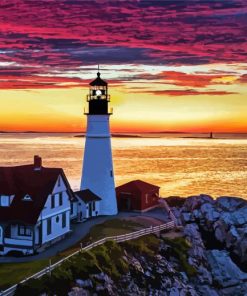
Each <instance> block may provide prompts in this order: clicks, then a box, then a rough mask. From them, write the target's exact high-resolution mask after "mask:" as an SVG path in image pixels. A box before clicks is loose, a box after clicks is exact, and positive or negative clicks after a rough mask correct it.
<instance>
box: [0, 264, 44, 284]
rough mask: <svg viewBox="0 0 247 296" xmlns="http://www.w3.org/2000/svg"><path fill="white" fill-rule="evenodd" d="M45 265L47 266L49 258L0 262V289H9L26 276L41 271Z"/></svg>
mask: <svg viewBox="0 0 247 296" xmlns="http://www.w3.org/2000/svg"><path fill="white" fill-rule="evenodd" d="M45 266H47V260H39V261H34V262H26V263H3V264H0V290H4V289H7V288H8V287H9V286H12V285H14V284H16V283H18V282H20V281H21V280H23V279H24V278H25V277H28V276H30V275H32V274H34V273H36V272H38V271H40V270H41V269H43V268H44V267H45Z"/></svg>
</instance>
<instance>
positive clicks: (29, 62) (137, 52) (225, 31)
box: [0, 0, 247, 87]
mask: <svg viewBox="0 0 247 296" xmlns="http://www.w3.org/2000/svg"><path fill="white" fill-rule="evenodd" d="M246 14H247V6H246V3H245V1H243V0H235V1H231V2H229V1H220V2H219V1H211V0H194V1H189V0H184V1H156V0H153V1H137V0H131V1H130V0H126V1H95V0H90V1H84V0H77V1H74V0H40V1H25V0H12V1H10V3H8V4H4V3H2V4H1V5H0V48H1V51H0V61H7V62H16V63H18V64H20V65H22V66H24V67H26V70H25V71H27V72H28V67H30V66H33V67H39V68H46V69H45V73H52V71H54V70H59V71H63V70H68V69H75V70H76V69H77V68H78V67H79V66H80V65H82V64H84V65H85V64H93V63H94V64H96V63H98V62H99V63H101V64H105V63H108V64H111V63H112V64H117V63H135V64H140V63H141V64H145V63H147V64H154V65H157V64H172V65H183V64H189V65H193V64H205V63H213V62H225V63H228V62H231V63H232V62H245V61H246V48H247V39H246V20H247V17H246ZM111 49H116V50H115V51H111ZM118 49H119V50H118ZM120 49H121V50H120ZM29 74H31V73H29ZM169 74H170V76H172V75H174V76H175V75H178V74H174V73H172V72H171V73H169ZM174 76H173V77H171V79H174V82H175V84H176V83H177V85H182V84H181V83H183V82H184V83H186V85H187V86H191V87H195V86H199V87H203V86H205V85H207V83H209V84H210V81H207V78H206V77H202V76H201V77H198V81H197V82H195V81H193V79H194V78H193V77H189V76H187V77H185V76H183V77H182V74H181V75H180V77H178V76H177V77H174ZM195 83H196V85H195ZM47 85H48V86H49V84H47ZM183 85H184V84H183ZM49 87H50V86H49Z"/></svg>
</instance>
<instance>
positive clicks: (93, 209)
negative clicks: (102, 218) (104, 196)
mask: <svg viewBox="0 0 247 296" xmlns="http://www.w3.org/2000/svg"><path fill="white" fill-rule="evenodd" d="M93 211H95V201H93Z"/></svg>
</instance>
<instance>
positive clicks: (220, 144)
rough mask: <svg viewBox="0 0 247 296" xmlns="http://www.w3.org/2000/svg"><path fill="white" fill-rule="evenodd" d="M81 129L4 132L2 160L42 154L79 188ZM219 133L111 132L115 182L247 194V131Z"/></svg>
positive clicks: (175, 191) (10, 162)
mask: <svg viewBox="0 0 247 296" xmlns="http://www.w3.org/2000/svg"><path fill="white" fill-rule="evenodd" d="M81 134H82V133H35V134H32V133H16V134H13V133H9V134H1V135H0V166H16V165H24V164H30V163H32V161H33V156H34V155H36V154H38V155H40V156H41V157H42V158H43V165H44V166H45V167H61V168H63V169H64V171H65V174H66V176H67V177H68V180H69V182H70V184H71V187H72V189H74V190H77V189H79V187H80V180H81V169H82V160H83V153H84V143H85V138H84V137H81V136H80V135H81ZM113 134H115V133H113ZM123 134H124V133H123ZM78 135H79V137H78ZM200 135H202V136H200ZM217 135H218V137H217V138H213V139H211V138H208V137H205V134H196V136H195V134H176V135H174V134H162V136H161V137H160V136H157V137H151V136H150V137H149V136H141V137H128V135H127V136H126V137H125V136H124V137H113V138H112V152H113V161H114V172H115V183H116V186H119V185H121V184H123V183H125V182H128V181H131V180H136V179H141V180H143V181H146V182H150V183H152V184H156V185H158V186H160V187H161V189H160V192H161V196H162V197H168V196H181V197H187V196H191V195H198V194H209V195H211V196H212V197H214V198H215V197H218V196H237V197H242V198H244V199H247V188H246V186H245V185H244V184H245V182H244V180H246V179H247V170H246V165H247V163H246V159H247V135H245V137H238V135H236V134H228V137H226V136H225V134H217Z"/></svg>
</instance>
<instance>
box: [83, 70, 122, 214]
mask: <svg viewBox="0 0 247 296" xmlns="http://www.w3.org/2000/svg"><path fill="white" fill-rule="evenodd" d="M89 86H90V87H89V94H88V95H87V103H88V111H87V112H84V114H85V115H86V116H87V130H86V142H85V150H84V159H83V168H82V179H81V190H85V189H89V190H90V191H92V192H93V193H94V194H96V195H98V196H99V197H100V198H101V201H100V205H99V213H98V215H116V214H117V212H118V210H117V201H116V192H115V181H114V170H113V161H112V150H111V134H110V115H111V114H112V110H111V111H110V110H109V106H108V105H109V102H110V95H109V94H108V84H107V82H106V81H104V80H103V79H101V77H100V72H99V69H98V73H97V78H96V79H95V80H93V81H92V82H91V83H90V85H89Z"/></svg>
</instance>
